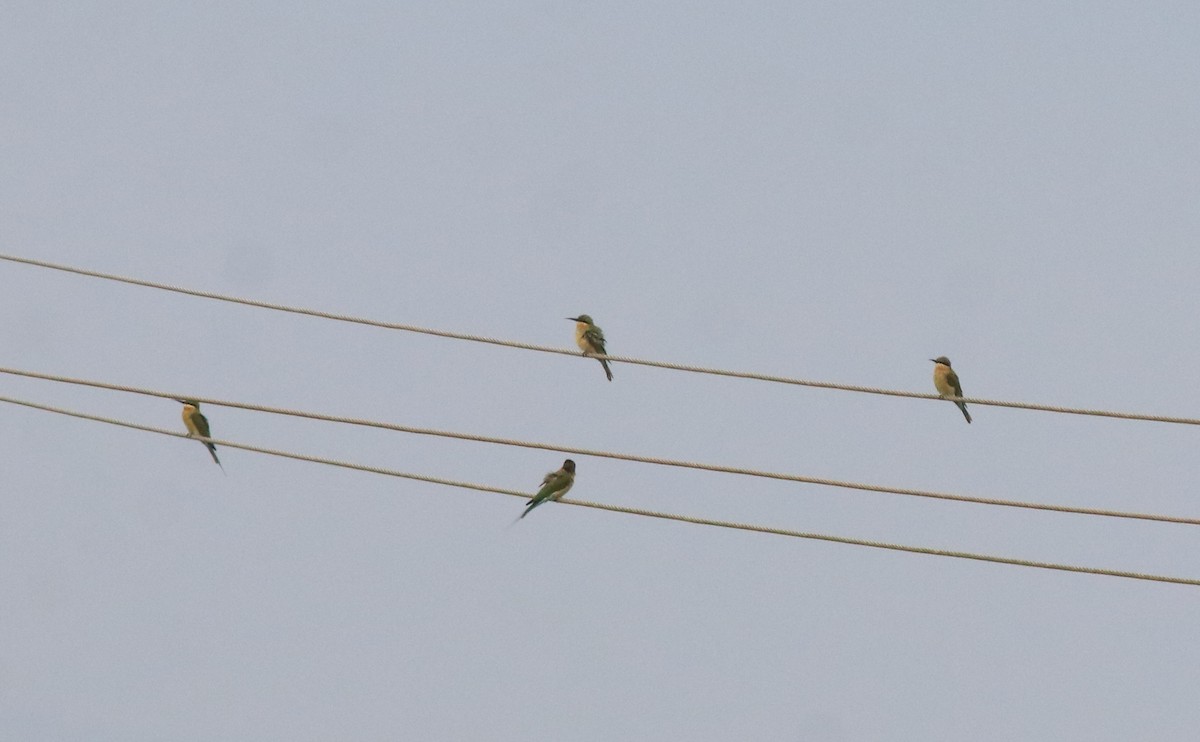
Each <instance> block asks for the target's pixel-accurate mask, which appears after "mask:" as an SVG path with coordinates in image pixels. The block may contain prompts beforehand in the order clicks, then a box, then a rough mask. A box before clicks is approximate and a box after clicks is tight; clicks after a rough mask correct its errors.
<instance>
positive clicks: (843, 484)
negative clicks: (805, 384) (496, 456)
mask: <svg viewBox="0 0 1200 742" xmlns="http://www.w3.org/2000/svg"><path fill="white" fill-rule="evenodd" d="M0 373H3V374H10V375H13V376H23V377H27V378H32V379H41V380H44V381H52V382H58V383H64V384H75V385H80V386H87V387H94V388H98V389H107V390H110V391H118V392H126V393H130V394H140V395H144V396H148V397H157V398H162V399H174V400H179V399H190V400H194V401H196V402H200V403H201V404H208V405H214V406H217V407H229V408H233V409H241V410H249V411H252V412H262V413H266V414H271V415H285V416H290V417H299V418H305V419H309V420H320V421H322V422H331V423H338V424H343V425H356V426H362V427H370V428H379V429H383V430H392V431H396V432H400V433H410V434H415V435H426V436H437V437H441V438H454V439H457V440H465V441H474V442H477V443H490V444H496V445H502V446H515V447H520V448H533V449H539V450H543V451H557V452H559V453H566V454H578V455H581V456H594V457H596V458H606V459H615V460H618V461H631V462H635V463H641V464H653V465H657V466H670V467H677V468H684V469H697V470H701V471H711V472H718V473H722V474H735V475H741V476H748V477H759V478H763V479H775V480H781V481H785V482H798V483H801V484H815V485H819V486H823V487H838V488H841V489H852V490H860V491H864V492H877V493H882V494H891V495H904V496H908V497H921V498H927V499H933V500H945V501H950V502H962V503H970V504H975V505H995V506H1000V507H1010V508H1023V509H1028V510H1042V511H1049V512H1056V513H1068V514H1074V515H1094V516H1102V517H1109V518H1124V519H1131V520H1147V521H1155V522H1160V523H1175V524H1179V525H1191V526H1196V525H1200V518H1188V517H1183V516H1175V515H1159V514H1154V513H1138V512H1130V511H1123V510H1107V509H1103V508H1085V507H1077V506H1071V505H1054V504H1046V503H1036V502H1023V501H1020V500H1003V499H998V498H992V497H974V496H971V495H959V494H954V493H950V492H935V491H932V490H921V489H912V488H908V487H891V486H884V485H877V484H865V483H862V482H849V481H845V480H839V479H828V478H823V477H811V476H804V475H800V474H786V473H780V472H772V471H763V470H759V469H748V468H744V467H733V466H722V465H719V464H708V463H702V462H696V461H681V460H678V459H667V458H660V457H656V456H641V455H638V454H629V453H618V452H614V451H604V450H600V449H594V448H581V447H578V446H568V445H563V444H558V443H541V442H537V441H525V440H518V439H515V438H500V437H495V436H487V435H477V434H474V433H458V432H453V431H448V430H436V429H433V428H420V427H413V426H409V425H398V424H395V423H388V422H381V421H377V420H367V419H363V418H354V417H345V416H341V415H329V414H324V413H319V412H309V411H305V410H296V409H288V408H283V407H269V406H266V405H258V404H251V403H249V402H237V401H232V400H227V399H217V398H212V397H200V396H196V395H194V394H180V393H172V392H163V391H159V390H155V389H146V388H142V387H135V386H127V385H123V384H110V383H107V382H102V381H93V380H89V379H79V378H73V377H69V376H59V375H55V374H43V373H38V372H35V371H25V370H21V369H15V368H4V367H0Z"/></svg>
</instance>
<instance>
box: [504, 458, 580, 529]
mask: <svg viewBox="0 0 1200 742" xmlns="http://www.w3.org/2000/svg"><path fill="white" fill-rule="evenodd" d="M573 484H575V462H574V461H571V460H570V459H567V460H566V461H564V462H563V465H562V468H561V469H559V470H558V471H552V472H550V473H549V474H547V475H546V478H545V479H543V480H542V488H541V489H540V490H538V493H537V494H536V495H534V496H533V499H531V500H530V501H529V504H528V505H526V506H525V512H523V513H521V516H520V518H517V520H520V519H521V518H524V517H525V516H526V515H529V511H530V510H533V509H534V508H536V507H537V506H538V505H541V504H542V503H543V502H545V501H546V500H558V499H559V498H561V497H562V496H563V495H565V494H567V492H568V491H569V490H570V489H571V485H573Z"/></svg>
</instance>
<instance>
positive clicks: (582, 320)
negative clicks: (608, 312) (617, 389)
mask: <svg viewBox="0 0 1200 742" xmlns="http://www.w3.org/2000/svg"><path fill="white" fill-rule="evenodd" d="M567 319H569V320H571V321H572V322H574V323H575V344H576V345H578V346H579V349H580V350H582V351H583V353H584V355H590V356H604V355H608V351H607V350H605V349H604V331H603V330H601V329H600V328H599V327H596V323H595V322H593V321H592V318H591V317H589V316H588V315H586V314H581V315H579V316H578V317H567ZM596 360H598V361H600V365H601V366H603V367H604V375H605V376H607V377H608V380H609V381H612V369H610V368H609V367H608V361H607V360H605V359H604V358H597V359H596Z"/></svg>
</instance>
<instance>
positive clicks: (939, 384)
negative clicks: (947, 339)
mask: <svg viewBox="0 0 1200 742" xmlns="http://www.w3.org/2000/svg"><path fill="white" fill-rule="evenodd" d="M929 360H931V361H933V386H934V388H936V389H937V391H938V394H940V395H942V396H943V397H947V398H952V397H959V399H951V401H952V402H954V404H956V405H958V409H960V410H962V414H963V417H965V418H967V422H968V423H970V422H971V413H969V412H967V403H966V402H963V401H962V399H961V397H962V395H963V393H962V384H960V383H959V381H958V374H957V373H955V372H954V369H952V368H950V359H949V358H947V357H946V356H938V357H937V358H930V359H929Z"/></svg>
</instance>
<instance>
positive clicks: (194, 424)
mask: <svg viewBox="0 0 1200 742" xmlns="http://www.w3.org/2000/svg"><path fill="white" fill-rule="evenodd" d="M175 401H176V402H179V403H180V404H182V405H183V424H184V426H185V427H186V428H187V431H188V435H191V436H195V437H197V438H211V437H212V436H211V435H210V434H209V428H208V418H207V417H205V416H204V415H203V414H202V413H201V412H200V403H199V402H193V401H192V400H190V399H177V400H175ZM201 443H203V444H204V447H205V448H207V449H208V452H209V453H210V454H212V459H213V461H215V462H217V466H220V467H221V471H225V467H224V466H222V465H221V460H220V459H218V458H217V447H216V446H214V445H213V444H212V441H201Z"/></svg>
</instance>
